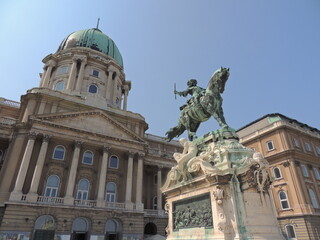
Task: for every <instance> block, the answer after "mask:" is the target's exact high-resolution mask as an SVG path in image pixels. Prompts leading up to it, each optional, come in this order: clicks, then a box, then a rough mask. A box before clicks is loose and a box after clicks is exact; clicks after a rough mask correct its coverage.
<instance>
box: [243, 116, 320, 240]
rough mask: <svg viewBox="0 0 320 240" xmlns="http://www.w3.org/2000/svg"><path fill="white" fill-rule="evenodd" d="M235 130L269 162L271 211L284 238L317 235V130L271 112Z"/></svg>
mask: <svg viewBox="0 0 320 240" xmlns="http://www.w3.org/2000/svg"><path fill="white" fill-rule="evenodd" d="M237 133H238V134H239V136H240V142H241V143H242V144H243V145H245V146H246V147H248V148H252V149H254V150H255V151H257V152H260V153H262V154H263V155H264V157H265V158H266V160H268V162H269V164H270V174H271V176H272V177H273V183H272V188H271V189H272V196H273V200H274V206H275V211H276V215H277V218H278V222H279V227H280V228H281V231H282V233H283V235H284V236H285V237H286V239H313V240H318V239H320V205H319V204H320V202H319V201H320V131H319V130H318V129H316V128H313V127H310V126H308V125H307V124H303V123H301V122H299V121H297V120H295V119H291V118H289V117H286V116H284V115H282V114H279V113H274V114H268V115H266V116H264V117H262V118H259V119H257V120H256V121H254V122H252V123H250V124H248V125H246V126H245V127H243V128H241V129H239V130H238V131H237Z"/></svg>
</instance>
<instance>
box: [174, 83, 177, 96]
mask: <svg viewBox="0 0 320 240" xmlns="http://www.w3.org/2000/svg"><path fill="white" fill-rule="evenodd" d="M176 91H177V89H176V83H174V99H176V100H177V94H176Z"/></svg>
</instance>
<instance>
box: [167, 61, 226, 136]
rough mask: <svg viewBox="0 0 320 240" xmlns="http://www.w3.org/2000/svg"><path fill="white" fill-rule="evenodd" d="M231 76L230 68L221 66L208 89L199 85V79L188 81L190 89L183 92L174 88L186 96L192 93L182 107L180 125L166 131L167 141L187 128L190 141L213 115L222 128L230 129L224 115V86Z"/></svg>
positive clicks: (214, 74) (179, 93) (175, 92)
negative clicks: (202, 123)
mask: <svg viewBox="0 0 320 240" xmlns="http://www.w3.org/2000/svg"><path fill="white" fill-rule="evenodd" d="M228 78H229V68H223V67H221V68H219V69H218V70H217V71H215V72H214V73H213V75H212V77H211V79H210V81H209V84H208V87H207V89H203V88H201V87H199V86H197V80H195V79H191V80H189V81H188V83H187V85H188V89H186V90H185V91H182V92H178V91H176V90H174V94H178V95H179V96H183V97H186V96H187V95H188V94H190V95H192V96H191V98H190V99H189V100H188V101H187V104H185V105H183V106H181V107H180V110H181V113H180V117H179V121H178V125H177V126H175V127H173V128H170V129H169V131H168V132H167V133H166V136H167V137H166V139H167V141H171V140H172V139H173V138H175V137H179V136H180V135H181V134H182V133H183V132H184V131H185V130H187V131H188V138H189V140H190V141H192V140H194V139H195V138H196V131H197V130H198V128H199V126H200V123H201V122H204V121H207V120H208V119H209V118H210V117H211V116H213V117H214V118H215V119H216V121H217V122H218V123H219V125H220V127H221V128H222V129H229V126H228V124H227V123H226V120H225V118H224V115H223V109H222V97H221V94H222V93H223V92H224V87H225V85H226V82H227V80H228Z"/></svg>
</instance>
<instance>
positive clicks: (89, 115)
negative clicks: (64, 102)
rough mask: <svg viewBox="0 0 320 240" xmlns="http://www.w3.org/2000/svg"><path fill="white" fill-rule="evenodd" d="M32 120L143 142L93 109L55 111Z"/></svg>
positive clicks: (107, 115)
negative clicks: (65, 111)
mask: <svg viewBox="0 0 320 240" xmlns="http://www.w3.org/2000/svg"><path fill="white" fill-rule="evenodd" d="M33 120H34V121H37V122H40V123H46V124H50V125H53V126H54V125H56V127H59V128H61V127H63V128H68V129H69V130H72V129H73V130H78V131H81V132H87V133H89V134H98V135H103V136H109V137H112V138H116V139H123V140H132V141H138V142H144V140H143V139H142V138H140V137H139V136H138V135H137V134H136V133H135V132H133V131H132V130H130V129H129V128H127V127H126V126H124V125H123V124H121V123H119V122H118V121H117V120H116V119H114V118H113V117H111V116H110V115H109V114H107V113H105V112H102V111H99V110H95V111H81V112H67V113H55V114H47V115H41V116H34V117H33Z"/></svg>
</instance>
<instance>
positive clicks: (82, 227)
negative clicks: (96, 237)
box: [71, 217, 89, 240]
mask: <svg viewBox="0 0 320 240" xmlns="http://www.w3.org/2000/svg"><path fill="white" fill-rule="evenodd" d="M88 231H89V222H88V220H87V219H86V218H82V217H79V218H76V219H75V220H74V221H73V224H72V237H71V239H72V240H87V239H89V234H88Z"/></svg>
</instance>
